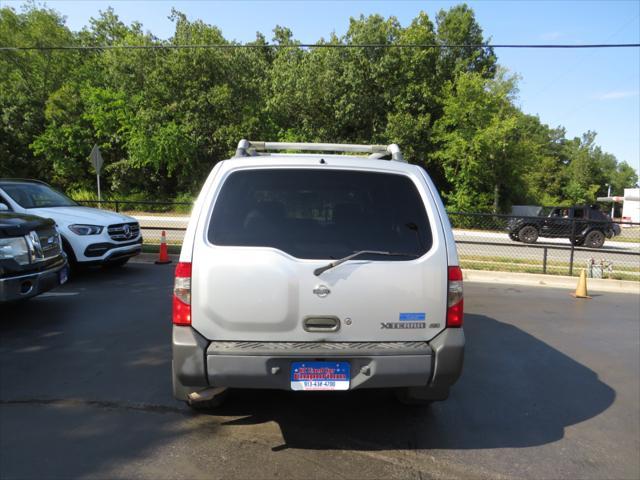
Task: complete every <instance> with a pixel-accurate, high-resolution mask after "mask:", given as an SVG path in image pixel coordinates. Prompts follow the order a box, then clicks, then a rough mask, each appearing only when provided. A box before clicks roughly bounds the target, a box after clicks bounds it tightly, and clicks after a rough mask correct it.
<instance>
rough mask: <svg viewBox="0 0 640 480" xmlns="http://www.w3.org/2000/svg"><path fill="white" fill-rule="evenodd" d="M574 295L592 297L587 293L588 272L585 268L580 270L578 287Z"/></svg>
mask: <svg viewBox="0 0 640 480" xmlns="http://www.w3.org/2000/svg"><path fill="white" fill-rule="evenodd" d="M573 296H574V297H576V298H591V297H590V296H589V295H588V294H587V272H585V270H584V268H583V269H582V271H581V272H580V279H579V280H578V287H577V288H576V293H574V294H573Z"/></svg>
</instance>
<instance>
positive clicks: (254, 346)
mask: <svg viewBox="0 0 640 480" xmlns="http://www.w3.org/2000/svg"><path fill="white" fill-rule="evenodd" d="M401 343H403V342H381V343H364V342H363V343H357V344H356V343H353V344H348V343H343V344H337V343H334V344H330V345H331V348H327V344H312V343H309V344H300V343H295V344H291V345H292V347H291V348H289V347H288V345H287V344H286V342H274V343H267V342H265V343H254V342H209V341H208V340H206V339H205V338H204V337H202V336H201V335H200V334H199V333H198V332H196V331H195V330H194V329H192V328H191V327H176V326H174V327H173V377H174V379H173V381H174V395H175V396H176V398H178V399H180V400H186V399H187V396H188V395H189V393H191V392H194V391H199V390H203V389H205V388H209V387H230V388H265V389H278V390H290V389H291V387H290V371H291V363H292V362H294V361H299V360H305V359H306V360H309V359H314V360H325V359H326V360H332V359H336V360H337V359H339V360H342V361H348V362H349V363H350V364H351V383H350V389H351V390H353V389H359V388H390V387H430V386H433V387H434V388H438V389H444V390H446V389H448V388H449V387H450V386H451V385H453V383H455V381H456V380H457V379H458V377H459V376H460V373H461V371H462V363H463V358H464V333H463V331H462V329H446V330H445V331H443V332H442V333H441V334H440V335H438V336H437V337H436V338H435V339H433V340H432V341H431V342H429V343H427V342H406V345H405V348H403V346H402V345H401ZM247 345H251V347H250V348H248V347H247ZM300 345H304V348H302V349H301V348H300ZM293 346H297V348H296V347H293Z"/></svg>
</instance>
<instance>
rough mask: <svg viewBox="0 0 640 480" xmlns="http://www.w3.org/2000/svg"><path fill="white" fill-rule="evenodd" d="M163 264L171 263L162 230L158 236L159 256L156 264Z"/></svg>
mask: <svg viewBox="0 0 640 480" xmlns="http://www.w3.org/2000/svg"><path fill="white" fill-rule="evenodd" d="M165 263H171V259H170V258H169V253H168V252H167V234H166V233H165V232H164V230H162V233H161V234H160V254H159V255H158V260H156V264H158V265H163V264H165Z"/></svg>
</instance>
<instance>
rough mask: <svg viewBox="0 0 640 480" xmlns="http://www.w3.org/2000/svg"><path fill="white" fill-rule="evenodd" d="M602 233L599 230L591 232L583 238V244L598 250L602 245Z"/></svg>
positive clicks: (603, 237)
mask: <svg viewBox="0 0 640 480" xmlns="http://www.w3.org/2000/svg"><path fill="white" fill-rule="evenodd" d="M604 239H605V236H604V233H602V232H601V231H600V230H591V231H590V232H589V233H587V236H586V237H584V244H585V246H586V247H589V248H600V247H602V246H603V245H604Z"/></svg>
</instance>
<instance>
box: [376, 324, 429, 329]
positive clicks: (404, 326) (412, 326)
mask: <svg viewBox="0 0 640 480" xmlns="http://www.w3.org/2000/svg"><path fill="white" fill-rule="evenodd" d="M394 328H400V329H405V328H427V325H426V323H424V322H380V330H386V329H394Z"/></svg>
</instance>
